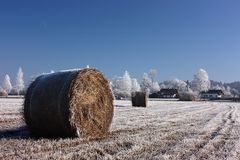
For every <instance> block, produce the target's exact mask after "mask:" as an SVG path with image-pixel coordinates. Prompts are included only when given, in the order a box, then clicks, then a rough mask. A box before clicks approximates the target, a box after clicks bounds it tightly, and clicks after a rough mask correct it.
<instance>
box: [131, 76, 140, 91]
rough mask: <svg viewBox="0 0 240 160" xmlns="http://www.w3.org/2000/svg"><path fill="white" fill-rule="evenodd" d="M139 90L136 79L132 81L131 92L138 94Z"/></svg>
mask: <svg viewBox="0 0 240 160" xmlns="http://www.w3.org/2000/svg"><path fill="white" fill-rule="evenodd" d="M140 90H141V87H140V85H139V83H138V81H137V79H136V78H133V79H132V92H138V91H140Z"/></svg>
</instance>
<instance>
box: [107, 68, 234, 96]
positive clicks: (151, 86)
mask: <svg viewBox="0 0 240 160" xmlns="http://www.w3.org/2000/svg"><path fill="white" fill-rule="evenodd" d="M156 76H157V70H156V69H151V70H149V72H148V73H144V74H143V77H142V80H141V81H140V83H139V82H138V81H137V79H136V78H131V76H130V74H129V72H128V71H125V73H124V74H123V76H115V77H114V78H113V79H112V80H111V81H110V86H111V89H112V91H113V94H114V96H115V98H129V97H130V96H131V93H132V92H137V91H144V92H148V93H149V94H151V93H155V92H158V91H160V89H162V88H163V89H166V88H171V89H177V90H178V92H179V93H188V94H193V95H195V96H199V93H200V92H202V91H208V90H210V89H215V90H222V91H223V93H224V96H225V97H236V96H239V91H238V90H237V89H235V88H231V87H230V86H225V85H223V84H213V85H211V81H210V79H209V76H208V73H207V71H205V70H204V69H199V70H198V71H197V73H196V74H195V75H194V76H193V80H191V81H184V80H180V79H177V78H175V79H172V80H167V81H164V82H162V83H158V82H157V81H155V78H156Z"/></svg>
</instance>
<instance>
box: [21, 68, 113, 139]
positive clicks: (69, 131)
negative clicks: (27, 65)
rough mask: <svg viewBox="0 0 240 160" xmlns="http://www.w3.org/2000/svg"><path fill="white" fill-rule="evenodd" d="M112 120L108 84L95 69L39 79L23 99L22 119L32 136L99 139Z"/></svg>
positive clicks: (58, 73)
mask: <svg viewBox="0 0 240 160" xmlns="http://www.w3.org/2000/svg"><path fill="white" fill-rule="evenodd" d="M112 118H113V96H112V93H111V90H110V87H109V83H108V81H107V79H106V78H105V77H104V76H103V75H102V73H100V72H99V71H97V70H96V69H83V70H75V71H65V72H57V73H52V74H47V75H42V76H39V77H38V78H37V79H36V80H35V81H33V82H32V83H31V85H30V86H29V88H28V90H27V92H26V95H25V101H24V119H25V122H26V124H27V126H28V129H29V131H30V132H31V133H32V134H33V135H36V136H41V137H75V136H78V137H81V138H100V137H102V136H104V135H105V134H106V133H107V132H108V130H109V127H110V125H111V122H112Z"/></svg>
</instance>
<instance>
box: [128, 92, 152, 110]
mask: <svg viewBox="0 0 240 160" xmlns="http://www.w3.org/2000/svg"><path fill="white" fill-rule="evenodd" d="M147 101H148V94H147V93H146V92H132V106H135V107H147Z"/></svg>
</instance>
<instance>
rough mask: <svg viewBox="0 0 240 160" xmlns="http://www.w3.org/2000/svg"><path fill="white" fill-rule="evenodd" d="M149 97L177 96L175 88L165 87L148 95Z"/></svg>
mask: <svg viewBox="0 0 240 160" xmlns="http://www.w3.org/2000/svg"><path fill="white" fill-rule="evenodd" d="M149 98H179V94H178V90H177V89H170V88H165V89H161V90H160V91H159V92H156V93H153V94H150V95H149Z"/></svg>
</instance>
